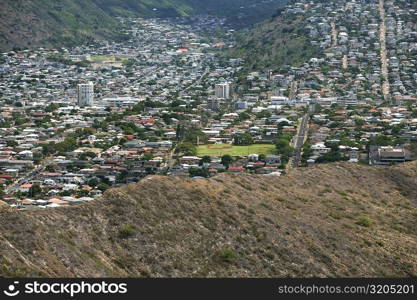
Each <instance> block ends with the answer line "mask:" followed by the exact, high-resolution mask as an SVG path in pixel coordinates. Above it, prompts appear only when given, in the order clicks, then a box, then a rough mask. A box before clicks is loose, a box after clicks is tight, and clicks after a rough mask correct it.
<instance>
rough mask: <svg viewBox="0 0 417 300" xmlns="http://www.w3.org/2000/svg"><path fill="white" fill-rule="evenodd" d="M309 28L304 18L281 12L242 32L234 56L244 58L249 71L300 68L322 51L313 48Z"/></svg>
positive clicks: (233, 51)
mask: <svg viewBox="0 0 417 300" xmlns="http://www.w3.org/2000/svg"><path fill="white" fill-rule="evenodd" d="M305 26H306V19H305V17H304V16H302V15H292V14H283V12H282V10H278V11H277V12H276V13H275V15H274V16H273V17H272V18H270V19H269V20H267V21H265V22H263V23H261V24H259V25H257V26H256V27H255V28H253V29H246V30H243V31H241V32H240V33H239V34H238V35H237V47H236V48H235V49H233V50H232V51H231V52H230V56H231V57H237V58H244V59H245V61H246V71H252V70H260V69H266V68H269V69H271V70H273V71H275V70H279V69H280V68H282V67H284V66H285V65H290V66H300V65H301V64H303V63H305V62H307V61H308V60H309V59H310V58H312V57H314V56H316V55H318V54H319V53H320V49H319V48H318V47H314V46H312V45H311V43H310V39H309V37H308V30H307V29H306V28H305Z"/></svg>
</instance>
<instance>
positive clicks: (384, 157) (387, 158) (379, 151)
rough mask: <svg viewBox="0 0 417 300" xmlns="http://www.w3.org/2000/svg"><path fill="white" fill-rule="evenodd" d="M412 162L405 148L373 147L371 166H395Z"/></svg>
mask: <svg viewBox="0 0 417 300" xmlns="http://www.w3.org/2000/svg"><path fill="white" fill-rule="evenodd" d="M410 160H411V154H410V152H409V151H407V150H406V149H405V148H404V147H403V146H397V147H392V146H371V147H370V150H369V164H370V165H393V164H398V163H404V162H406V161H410Z"/></svg>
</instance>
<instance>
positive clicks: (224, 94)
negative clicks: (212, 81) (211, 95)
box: [215, 82, 230, 99]
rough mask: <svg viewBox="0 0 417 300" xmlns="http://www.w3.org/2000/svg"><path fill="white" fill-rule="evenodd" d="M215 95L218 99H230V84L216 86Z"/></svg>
mask: <svg viewBox="0 0 417 300" xmlns="http://www.w3.org/2000/svg"><path fill="white" fill-rule="evenodd" d="M215 95H216V97H217V98H219V99H229V98H230V84H229V83H227V82H226V83H220V84H216V87H215Z"/></svg>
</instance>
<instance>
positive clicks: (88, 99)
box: [78, 82, 94, 107]
mask: <svg viewBox="0 0 417 300" xmlns="http://www.w3.org/2000/svg"><path fill="white" fill-rule="evenodd" d="M93 102H94V84H93V83H92V82H89V83H86V84H79V85H78V106H79V107H86V106H92V105H93Z"/></svg>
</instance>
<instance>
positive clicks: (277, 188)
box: [0, 163, 417, 277]
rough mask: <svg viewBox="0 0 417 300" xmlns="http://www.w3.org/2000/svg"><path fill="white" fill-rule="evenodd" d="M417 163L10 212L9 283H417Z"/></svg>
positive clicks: (169, 188)
mask: <svg viewBox="0 0 417 300" xmlns="http://www.w3.org/2000/svg"><path fill="white" fill-rule="evenodd" d="M416 186H417V164H416V163H410V164H407V165H403V166H398V167H392V168H372V167H366V166H359V165H352V164H333V165H320V166H317V167H315V168H309V169H299V170H296V171H294V172H292V173H291V175H290V176H288V177H282V178H279V179H277V178H267V177H261V176H259V177H257V176H249V175H228V174H224V175H220V176H218V177H216V178H212V179H201V180H191V179H190V180H187V179H179V178H168V177H150V178H147V179H146V180H144V181H142V182H140V183H139V184H134V185H129V186H126V187H123V188H120V189H113V190H110V191H108V192H107V193H106V194H105V196H104V198H103V199H101V200H97V201H95V202H94V203H90V204H87V205H84V206H80V207H73V208H67V209H56V210H48V211H42V212H24V213H22V212H17V211H13V210H10V209H7V210H3V211H1V212H0V276H47V277H52V276H60V277H90V276H93V277H110V276H115V277H120V276H121V277H125V276H126V277H259V276H261V277H294V276H297V277H298V276H301V277H313V276H319V277H342V276H343V277H347V276H366V277H377V276H416V275H417V238H416V230H417V226H416V225H417V194H416V192H415V188H416Z"/></svg>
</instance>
